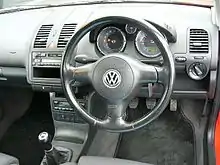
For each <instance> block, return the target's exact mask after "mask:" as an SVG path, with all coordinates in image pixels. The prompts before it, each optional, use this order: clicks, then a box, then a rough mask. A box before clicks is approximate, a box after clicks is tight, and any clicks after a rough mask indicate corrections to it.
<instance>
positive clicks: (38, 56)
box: [32, 52, 62, 68]
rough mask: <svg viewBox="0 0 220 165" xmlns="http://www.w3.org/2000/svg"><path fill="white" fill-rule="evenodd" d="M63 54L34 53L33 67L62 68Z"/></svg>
mask: <svg viewBox="0 0 220 165" xmlns="http://www.w3.org/2000/svg"><path fill="white" fill-rule="evenodd" d="M61 61H62V52H32V67H58V68H59V67H60V64H61Z"/></svg>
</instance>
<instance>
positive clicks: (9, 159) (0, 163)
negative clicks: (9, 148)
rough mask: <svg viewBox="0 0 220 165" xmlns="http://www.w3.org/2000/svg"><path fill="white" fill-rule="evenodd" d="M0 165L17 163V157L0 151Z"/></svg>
mask: <svg viewBox="0 0 220 165" xmlns="http://www.w3.org/2000/svg"><path fill="white" fill-rule="evenodd" d="M0 165H19V161H18V159H17V158H15V157H13V156H9V155H6V154H3V153H0Z"/></svg>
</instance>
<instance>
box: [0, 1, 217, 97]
mask: <svg viewBox="0 0 220 165" xmlns="http://www.w3.org/2000/svg"><path fill="white" fill-rule="evenodd" d="M107 16H128V17H129V16H130V17H131V18H141V19H144V20H146V21H148V22H149V23H151V24H152V25H153V26H155V27H156V28H157V30H158V31H160V33H161V34H162V35H163V37H164V38H165V39H166V41H167V42H168V44H169V47H170V49H171V51H172V53H173V57H174V60H175V69H176V79H175V84H174V89H173V96H172V97H183V98H184V97H196V98H210V99H211V98H213V97H214V92H215V88H216V76H217V61H218V47H219V43H218V42H219V41H218V38H219V34H218V28H217V26H216V25H215V22H213V20H214V19H213V11H212V9H211V8H209V7H198V6H189V5H177V4H156V3H155V4H154V3H111V4H86V5H75V6H74V5H73V6H61V7H49V8H42V9H33V10H26V11H20V12H14V13H7V14H1V15H0V22H2V25H1V26H0V36H1V39H0V48H1V49H0V84H2V85H6V84H7V85H8V84H13V85H22V86H31V87H32V88H33V89H34V90H40V91H49V92H53V91H62V86H61V80H60V66H61V61H62V57H63V54H64V52H65V48H66V45H67V44H68V41H69V40H70V38H71V37H72V36H73V35H74V34H75V33H76V32H77V31H78V30H79V29H80V28H81V27H83V26H85V25H86V24H87V23H88V22H90V21H93V20H95V19H97V18H101V17H107ZM118 52H120V53H123V54H124V55H126V56H131V57H132V58H135V59H138V60H140V61H141V62H143V63H147V64H148V63H149V64H152V65H163V52H161V51H160V50H159V48H158V47H157V45H156V43H155V42H154V40H153V39H152V38H151V36H150V35H149V34H146V33H144V32H143V31H142V30H141V29H138V28H137V27H135V26H133V25H131V24H121V23H120V22H115V23H114V24H110V25H108V26H104V27H102V26H100V27H99V28H97V29H95V30H93V31H91V32H90V33H89V34H86V35H85V36H84V37H83V39H82V40H81V41H80V43H79V44H78V47H77V50H76V54H78V55H87V56H89V57H90V58H92V59H98V58H100V57H102V56H108V55H109V54H111V53H118ZM73 56H74V55H73ZM75 65H82V64H79V63H76V64H75ZM76 85H77V86H80V84H76ZM162 88H163V87H162V86H161V85H160V84H151V89H150V87H149V85H147V86H144V87H142V90H141V91H140V93H139V96H140V97H156V98H157V97H160V95H161V93H162V91H163V89H162Z"/></svg>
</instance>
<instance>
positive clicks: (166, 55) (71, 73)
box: [61, 16, 175, 132]
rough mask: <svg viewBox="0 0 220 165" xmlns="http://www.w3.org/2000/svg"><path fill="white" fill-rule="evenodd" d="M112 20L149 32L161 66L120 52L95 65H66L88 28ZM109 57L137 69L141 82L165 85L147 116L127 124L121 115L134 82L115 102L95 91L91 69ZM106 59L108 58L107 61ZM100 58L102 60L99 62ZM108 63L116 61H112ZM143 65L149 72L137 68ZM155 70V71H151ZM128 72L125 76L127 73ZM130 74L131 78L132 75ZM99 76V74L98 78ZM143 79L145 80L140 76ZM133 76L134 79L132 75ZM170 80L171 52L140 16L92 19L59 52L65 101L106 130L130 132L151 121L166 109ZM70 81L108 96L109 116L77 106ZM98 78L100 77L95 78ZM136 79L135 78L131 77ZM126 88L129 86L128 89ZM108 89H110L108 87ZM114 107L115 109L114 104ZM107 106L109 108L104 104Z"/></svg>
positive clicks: (171, 85) (95, 124) (157, 33)
mask: <svg viewBox="0 0 220 165" xmlns="http://www.w3.org/2000/svg"><path fill="white" fill-rule="evenodd" d="M114 22H120V23H132V24H133V25H135V26H137V27H138V28H139V29H140V30H142V31H144V32H146V33H150V35H151V36H152V38H153V40H154V41H155V42H156V44H157V45H158V47H159V49H160V51H161V52H162V54H163V59H164V67H163V68H161V67H155V66H154V68H152V67H150V66H149V65H146V64H143V63H141V62H139V61H137V60H134V59H131V58H130V57H126V56H123V55H120V57H119V56H118V54H112V55H108V56H104V57H102V58H101V59H100V60H99V61H97V62H95V64H94V63H93V64H87V65H85V66H81V67H77V68H76V67H73V66H71V64H70V61H71V59H72V56H71V55H72V54H73V53H74V51H75V49H76V47H77V45H78V43H79V41H80V40H81V39H82V38H83V37H84V36H85V35H86V34H87V33H88V32H89V31H91V30H93V29H95V28H96V27H97V26H100V25H103V26H104V25H108V24H111V23H114ZM108 58H109V59H110V60H113V58H114V59H116V58H117V60H122V62H123V60H124V61H125V65H127V64H128V65H129V66H130V67H132V69H133V70H132V71H131V73H132V74H133V75H135V74H136V73H135V72H136V71H137V70H134V67H137V68H139V69H140V70H138V71H140V73H139V74H136V75H135V76H136V77H138V76H139V77H142V79H141V80H142V81H144V83H147V82H148V78H149V79H152V80H154V79H156V80H157V81H156V82H159V83H162V84H164V86H165V90H164V93H163V95H162V97H161V99H160V101H159V103H158V104H157V105H156V107H155V108H154V109H153V110H152V111H151V112H150V113H148V114H147V115H145V116H143V117H142V118H140V119H138V120H136V121H134V122H131V123H127V122H125V120H124V114H125V111H126V108H127V106H128V104H129V101H130V100H131V98H133V95H134V93H135V92H133V91H136V90H137V88H138V87H139V86H138V85H137V84H135V85H134V86H133V87H132V91H128V92H127V93H128V96H123V98H122V96H121V95H120V98H121V100H120V99H119V100H120V101H116V100H117V99H115V98H113V99H112V98H111V99H109V98H107V97H106V93H105V92H104V94H103V93H101V90H99V89H98V88H99V87H97V85H96V84H95V83H94V79H93V77H94V72H95V71H94V70H95V68H97V67H99V66H100V63H105V61H107V59H108ZM109 59H108V60H109ZM103 61H104V62H103ZM112 62H117V61H116V60H115V61H114V60H113V61H112ZM141 68H144V69H146V70H148V71H149V72H152V73H149V72H148V73H146V72H144V71H143V70H144V69H141ZM96 72H98V71H96ZM154 73H155V74H154ZM132 74H130V75H129V76H131V75H132ZM142 74H144V75H145V74H146V75H147V77H146V76H143V75H142ZM135 76H134V77H135ZM124 77H126V76H124ZM98 78H99V77H98ZM143 78H146V79H143ZM134 79H135V78H134ZM174 79H175V66H174V60H173V55H172V53H171V51H170V49H169V46H168V43H167V42H166V40H165V39H164V37H163V36H162V34H161V33H160V32H159V31H158V30H157V29H156V28H155V27H154V26H152V25H151V24H150V23H148V22H147V21H145V20H140V19H133V18H129V17H121V16H111V17H103V18H99V19H96V20H94V21H92V22H90V23H88V24H87V25H85V26H84V27H82V28H81V29H79V30H78V31H77V32H76V33H75V35H74V36H73V37H72V38H71V39H70V41H69V43H68V45H67V47H66V51H65V53H64V55H63V59H62V65H61V82H62V86H63V90H64V93H65V95H66V98H67V100H68V102H69V103H70V104H71V105H72V106H73V107H75V108H76V110H77V111H78V112H79V113H80V114H81V115H82V117H83V118H84V119H85V120H86V121H87V122H89V123H90V124H92V125H94V126H98V127H100V128H103V129H106V130H108V131H111V132H128V131H134V130H136V129H138V128H141V127H143V126H145V125H147V124H148V123H150V122H152V121H153V120H155V119H156V118H157V117H158V116H159V115H160V114H161V113H162V112H163V111H164V110H165V108H166V106H167V104H168V103H169V100H170V97H171V94H172V89H173V84H174ZM73 80H77V81H87V82H90V83H92V84H93V87H94V88H95V89H96V90H98V91H99V92H98V93H99V94H100V93H101V96H103V97H104V98H106V99H108V101H109V103H110V104H109V105H110V106H112V107H113V108H112V107H111V108H110V115H109V114H108V117H107V118H106V119H105V120H101V119H98V118H96V117H94V116H92V115H91V114H89V113H88V112H87V110H85V109H84V108H83V107H81V106H80V104H79V103H78V102H77V99H76V97H75V95H74V93H73V92H72V90H71V85H70V81H71V82H72V81H73ZM99 80H100V79H99ZM134 81H136V80H134ZM129 89H130V88H129ZM109 91H110V90H109ZM107 96H108V97H111V95H107ZM114 106H115V107H117V108H115V107H114ZM108 109H109V107H108Z"/></svg>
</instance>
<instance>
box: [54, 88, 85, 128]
mask: <svg viewBox="0 0 220 165" xmlns="http://www.w3.org/2000/svg"><path fill="white" fill-rule="evenodd" d="M78 102H79V103H80V104H81V106H82V107H84V108H85V109H86V107H87V105H86V102H87V101H86V99H78ZM50 103H51V110H52V115H53V119H54V121H56V122H69V123H75V124H86V123H85V121H84V120H83V119H82V118H81V117H80V116H79V114H78V113H77V111H76V109H75V108H73V107H71V106H70V104H69V103H68V102H67V100H66V98H65V97H64V95H63V94H61V93H57V92H56V93H55V92H52V93H50Z"/></svg>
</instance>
